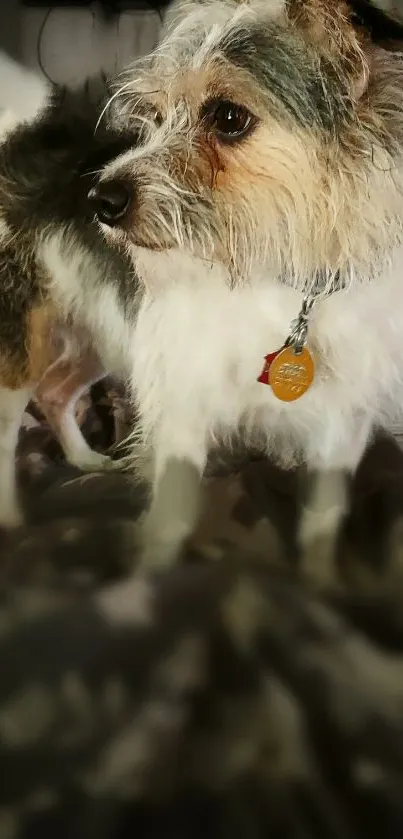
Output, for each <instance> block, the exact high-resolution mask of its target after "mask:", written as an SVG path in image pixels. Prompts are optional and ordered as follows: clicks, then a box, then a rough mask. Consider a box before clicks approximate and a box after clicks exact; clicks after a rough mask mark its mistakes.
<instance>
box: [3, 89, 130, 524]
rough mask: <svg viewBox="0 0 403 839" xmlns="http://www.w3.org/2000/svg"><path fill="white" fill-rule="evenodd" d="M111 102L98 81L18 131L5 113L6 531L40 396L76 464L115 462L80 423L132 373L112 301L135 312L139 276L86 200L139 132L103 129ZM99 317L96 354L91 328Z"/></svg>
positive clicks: (14, 519)
mask: <svg viewBox="0 0 403 839" xmlns="http://www.w3.org/2000/svg"><path fill="white" fill-rule="evenodd" d="M108 97H109V94H108V95H107V94H106V86H105V82H104V80H102V79H98V80H94V81H91V82H90V83H88V84H86V85H85V86H84V88H82V89H80V90H76V91H67V90H56V91H55V92H54V93H53V94H52V95H51V97H50V101H49V102H48V103H47V104H46V106H45V107H44V108H43V109H42V110H41V111H40V112H39V115H37V116H36V117H35V118H34V119H31V121H30V122H21V123H19V124H17V125H13V124H12V123H13V119H12V114H10V113H9V112H7V113H6V114H5V116H4V119H3V122H2V125H1V126H0V127H1V128H2V131H3V142H2V144H1V146H0V278H1V284H2V294H1V297H0V348H1V349H0V427H1V441H0V523H1V524H2V525H3V526H12V525H15V524H16V523H18V522H19V520H20V511H19V506H18V501H17V494H16V487H15V470H14V466H15V464H14V460H15V448H16V444H17V438H18V431H19V427H20V423H21V416H22V413H23V411H24V408H25V406H26V404H27V402H28V400H29V398H30V396H31V394H32V393H33V392H35V395H36V397H37V398H38V399H39V401H40V403H41V407H42V408H43V409H44V413H45V414H46V417H47V419H48V421H49V422H50V424H51V425H52V427H53V428H54V430H55V431H56V432H57V434H58V437H59V439H60V442H61V444H62V446H63V448H64V450H65V452H66V455H67V457H68V459H69V460H70V462H72V463H74V464H75V465H77V466H80V467H81V468H83V469H94V468H101V467H106V466H108V465H110V464H111V461H110V459H109V458H107V457H106V456H104V455H102V454H99V453H97V452H93V451H92V450H91V449H90V448H89V446H88V445H87V443H86V442H85V440H84V438H83V436H82V434H81V432H80V430H79V428H78V426H77V423H76V421H75V417H74V407H75V404H76V401H77V398H78V396H79V395H80V394H81V393H82V392H83V390H84V389H85V388H87V387H89V384H90V383H92V382H94V381H96V380H97V379H99V378H100V377H102V376H103V375H104V374H105V369H106V370H110V371H111V370H113V371H115V372H117V373H124V360H123V359H122V356H121V352H120V340H121V334H120V332H119V327H120V323H119V322H117V321H116V320H115V322H114V323H112V322H111V320H110V317H111V314H112V310H113V306H114V305H115V304H114V299H115V297H116V298H119V300H120V304H121V306H123V307H124V306H125V305H126V304H127V300H129V301H130V302H129V303H128V304H127V305H128V307H129V308H130V307H132V305H133V298H134V297H135V279H134V272H133V268H132V266H131V264H129V263H128V261H127V259H126V258H125V256H124V254H123V253H122V252H119V250H115V251H112V250H111V248H109V247H108V246H107V244H106V242H105V240H104V237H103V236H102V235H101V234H100V232H99V228H98V225H97V224H96V223H95V222H94V218H93V212H92V210H91V208H90V207H89V206H88V201H87V194H88V190H89V189H90V187H91V185H92V184H93V183H94V181H95V178H96V176H97V173H98V171H99V169H100V167H101V166H103V165H104V164H105V163H106V162H107V161H108V160H111V159H114V158H115V157H116V155H117V154H119V153H120V152H122V151H123V150H124V149H125V148H127V146H128V144H129V145H132V144H133V134H132V133H131V134H130V143H129V140H128V137H127V135H124V134H123V133H122V132H121V131H115V132H112V131H110V130H108V129H107V128H106V126H105V125H104V124H102V125H100V126H98V127H97V121H98V118H99V114H100V112H101V110H102V105H103V103H104V102H105V101H107V99H108ZM10 116H11V121H10ZM95 129H96V130H95ZM47 245H48V248H47ZM72 277H74V279H73V280H72V279H71V278H72ZM109 278H113V285H112V283H110V284H109V286H108V282H107V281H108V279H109ZM115 308H116V306H115ZM77 309H78V310H79V311H76V310H77ZM98 310H100V312H101V316H100V322H99V320H98V326H99V328H98V331H97V342H96V350H95V349H94V342H93V336H92V334H91V331H90V330H89V328H88V327H89V326H91V318H92V315H93V313H94V312H96V311H98ZM83 312H85V314H86V317H84V315H83ZM108 316H109V320H108ZM112 321H113V315H112ZM111 329H112V331H113V334H112V333H111V331H110V330H111ZM98 336H99V341H98ZM51 362H53V363H52V364H51ZM50 364H51V366H50V367H49V365H50Z"/></svg>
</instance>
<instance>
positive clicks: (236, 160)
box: [92, 0, 403, 283]
mask: <svg viewBox="0 0 403 839" xmlns="http://www.w3.org/2000/svg"><path fill="white" fill-rule="evenodd" d="M402 32H403V28H401V27H400V26H399V24H397V23H396V22H394V21H393V20H391V19H389V18H387V17H385V15H384V14H383V13H382V12H379V11H377V10H375V9H373V7H371V6H369V5H367V3H366V2H365V0H356V5H355V8H353V7H352V6H351V5H347V3H346V2H344V0H251V2H250V3H235V2H233V0H227V2H225V0H213V2H207V3H204V4H202V5H193V7H191V8H190V9H188V10H187V13H186V14H185V15H183V16H182V18H181V19H180V20H179V21H178V22H177V23H176V25H175V27H174V28H173V29H172V31H171V32H169V33H168V34H167V36H166V38H165V39H164V41H163V43H162V45H161V46H160V47H159V48H158V49H157V51H156V52H155V53H154V54H153V55H152V56H151V57H150V58H148V59H147V61H146V62H145V63H143V64H141V65H135V66H133V67H131V68H130V69H129V70H128V71H127V73H126V75H125V77H124V78H123V82H122V79H121V80H120V87H119V88H118V89H117V90H116V92H115V95H114V98H113V103H112V104H111V112H110V117H111V119H112V121H113V119H116V121H117V122H118V121H123V122H124V123H129V124H133V125H134V124H136V125H138V126H140V127H141V135H142V140H141V142H140V144H139V146H138V147H137V148H133V149H132V150H130V151H128V152H126V153H125V154H123V155H121V156H120V157H119V158H117V159H116V160H115V161H114V162H112V163H111V164H109V165H108V166H107V167H106V168H105V170H104V173H103V175H102V177H101V180H100V182H99V185H98V187H97V189H96V190H95V191H93V193H92V200H93V202H94V204H95V208H96V210H97V213H98V218H99V220H100V221H101V222H102V223H103V226H104V230H105V232H106V234H107V236H108V238H110V239H112V240H113V239H117V240H119V239H122V238H123V239H124V240H125V241H127V240H129V241H130V242H131V243H132V244H133V245H134V253H135V252H136V249H137V248H139V247H140V248H146V249H148V250H150V251H153V250H154V251H161V250H166V249H171V248H179V249H181V250H185V251H188V252H191V253H193V254H196V255H198V256H200V257H203V258H206V259H208V260H215V261H217V262H222V263H224V265H225V266H226V267H227V268H228V270H229V273H230V276H231V277H232V279H239V278H242V277H245V276H248V274H250V272H251V269H253V266H254V264H255V263H256V262H259V263H261V264H264V265H265V266H267V267H268V268H270V270H274V271H276V272H279V273H285V274H286V275H287V277H288V278H289V281H290V282H293V283H298V282H304V283H305V282H306V279H307V277H309V276H311V275H312V276H313V275H314V274H315V272H316V271H317V270H318V267H319V268H321V269H323V268H325V269H327V270H329V271H330V272H334V271H338V270H339V271H344V272H350V273H351V271H353V272H358V274H362V275H363V276H364V275H368V273H369V272H371V271H372V272H373V270H374V265H375V263H376V261H377V259H378V258H379V256H380V255H381V256H382V255H384V254H385V252H386V251H387V250H389V249H390V247H391V246H392V245H393V244H394V243H395V242H396V241H400V239H401V238H402V231H401V220H400V219H401V215H402V213H401V199H402V188H403V176H402V168H401V155H402V150H403V56H402V55H401V54H400V53H399V52H398V51H396V50H394V49H391V46H392V45H391V43H390V42H391V41H395V40H396V39H399V38H401V36H402Z"/></svg>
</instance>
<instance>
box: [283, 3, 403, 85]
mask: <svg viewBox="0 0 403 839" xmlns="http://www.w3.org/2000/svg"><path fill="white" fill-rule="evenodd" d="M392 2H393V0H377V2H376V3H375V2H373V0H286V8H287V15H288V17H289V18H290V19H291V20H292V21H293V23H294V24H295V25H296V26H297V27H298V28H299V29H300V30H301V31H302V32H303V33H304V34H305V36H306V37H307V39H308V40H309V41H311V42H313V43H314V44H315V46H316V48H318V49H319V50H320V52H322V54H323V56H324V58H325V59H327V60H328V61H329V62H330V63H331V64H332V65H333V66H334V67H338V68H339V69H341V70H343V69H344V72H345V77H346V78H348V79H349V80H350V84H351V89H352V91H353V94H354V96H355V98H356V99H357V100H358V99H359V98H360V97H361V96H362V95H363V93H364V92H365V90H366V89H367V86H368V82H369V79H370V76H371V72H372V65H373V57H374V54H375V52H376V51H377V50H389V51H400V50H401V51H403V0H396V2H397V3H399V2H402V11H401V14H402V17H401V18H399V13H398V11H396V7H395V6H393V7H392Z"/></svg>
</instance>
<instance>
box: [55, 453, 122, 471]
mask: <svg viewBox="0 0 403 839" xmlns="http://www.w3.org/2000/svg"><path fill="white" fill-rule="evenodd" d="M68 461H69V463H70V464H71V466H76V467H77V469H80V470H81V471H82V472H112V471H115V470H117V469H119V468H120V467H119V461H117V460H112V458H111V457H109V456H108V455H106V454H101V452H96V451H93V450H92V449H89V450H88V452H87V451H86V452H85V453H80V454H74V455H71V456H69V457H68Z"/></svg>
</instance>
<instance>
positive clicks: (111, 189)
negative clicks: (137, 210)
mask: <svg viewBox="0 0 403 839" xmlns="http://www.w3.org/2000/svg"><path fill="white" fill-rule="evenodd" d="M88 200H89V202H90V204H91V206H92V209H93V210H94V212H95V214H96V216H97V218H98V220H99V221H100V222H101V223H102V224H106V225H108V227H115V225H116V226H117V225H122V223H124V221H125V219H126V217H127V215H128V213H129V212H130V208H131V205H132V201H133V190H132V189H131V187H130V186H129V184H127V183H126V182H125V181H117V180H113V181H101V182H100V183H99V184H98V185H97V186H95V187H93V189H91V190H90V192H89V193H88Z"/></svg>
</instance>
